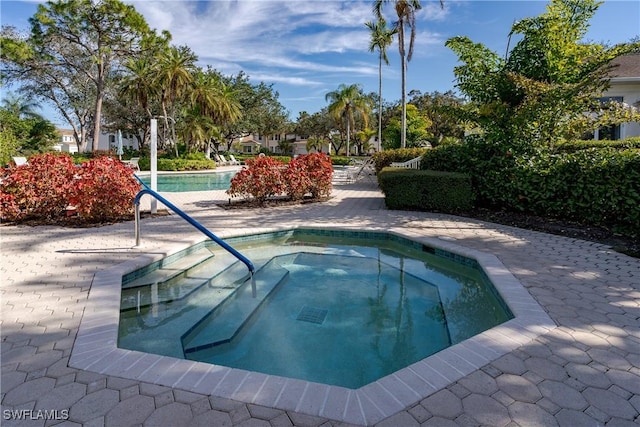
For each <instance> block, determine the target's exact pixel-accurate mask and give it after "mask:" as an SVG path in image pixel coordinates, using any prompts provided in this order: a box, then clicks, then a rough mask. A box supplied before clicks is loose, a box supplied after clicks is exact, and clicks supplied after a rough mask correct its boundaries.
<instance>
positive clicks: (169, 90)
mask: <svg viewBox="0 0 640 427" xmlns="http://www.w3.org/2000/svg"><path fill="white" fill-rule="evenodd" d="M157 59H158V64H157V68H156V69H154V71H153V73H154V79H153V83H154V84H156V85H158V87H159V88H160V90H161V98H160V99H161V104H162V117H163V119H164V128H165V131H166V129H170V130H171V142H172V144H173V145H174V147H175V150H176V156H178V144H177V141H176V111H177V100H178V99H179V98H180V97H181V96H183V95H184V94H185V93H186V92H187V91H188V89H189V88H190V85H191V83H192V81H193V73H194V71H195V70H196V66H195V63H196V60H197V59H198V58H197V56H196V55H195V53H193V51H191V49H190V48H189V47H187V46H180V47H175V46H172V47H171V48H169V49H168V50H165V51H163V52H162V53H161V55H160V56H159V58H157ZM169 120H171V124H169Z"/></svg>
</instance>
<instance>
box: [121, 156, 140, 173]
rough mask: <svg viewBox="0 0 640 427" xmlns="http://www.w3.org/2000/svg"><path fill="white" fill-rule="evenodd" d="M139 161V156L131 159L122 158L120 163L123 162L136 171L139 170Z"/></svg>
mask: <svg viewBox="0 0 640 427" xmlns="http://www.w3.org/2000/svg"><path fill="white" fill-rule="evenodd" d="M139 161H140V157H132V158H131V160H123V161H122V163H124V164H125V165H126V166H127V167H130V168H131V169H133V170H135V171H136V172H140V166H139V165H138V162H139Z"/></svg>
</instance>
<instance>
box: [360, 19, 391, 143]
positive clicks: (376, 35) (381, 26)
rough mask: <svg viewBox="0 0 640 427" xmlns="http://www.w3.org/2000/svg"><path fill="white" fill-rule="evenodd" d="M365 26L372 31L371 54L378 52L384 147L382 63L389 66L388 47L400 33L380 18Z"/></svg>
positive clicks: (379, 113)
mask: <svg viewBox="0 0 640 427" xmlns="http://www.w3.org/2000/svg"><path fill="white" fill-rule="evenodd" d="M364 25H366V26H367V28H369V30H370V31H371V39H370V41H369V52H373V51H375V50H376V49H377V50H378V53H379V55H378V144H380V147H382V61H384V63H385V64H387V65H389V58H388V57H387V46H390V45H391V43H393V35H394V34H396V33H397V32H398V31H397V29H395V28H391V29H390V28H387V21H385V19H384V18H382V17H379V18H378V21H377V22H373V21H369V22H366V23H365V24H364Z"/></svg>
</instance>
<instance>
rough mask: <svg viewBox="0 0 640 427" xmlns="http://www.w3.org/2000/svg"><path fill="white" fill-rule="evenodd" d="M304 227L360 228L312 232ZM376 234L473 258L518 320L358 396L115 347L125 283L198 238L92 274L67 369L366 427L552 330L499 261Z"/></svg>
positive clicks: (445, 244)
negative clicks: (126, 277) (134, 273)
mask: <svg viewBox="0 0 640 427" xmlns="http://www.w3.org/2000/svg"><path fill="white" fill-rule="evenodd" d="M295 228H301V227H281V228H269V229H250V230H245V231H244V232H241V233H239V232H237V231H236V232H234V233H220V237H221V238H229V237H240V236H242V235H249V234H256V233H266V232H275V231H283V230H291V229H295ZM304 228H320V229H333V230H349V231H351V230H359V229H362V227H324V226H318V227H314V225H306V226H305V227H304ZM372 231H374V230H372ZM375 231H378V230H375ZM379 231H386V232H388V233H391V234H395V235H397V236H400V237H404V238H408V239H411V240H414V241H417V242H420V243H423V244H426V245H429V246H431V247H436V248H440V249H443V250H446V251H449V252H453V253H456V254H459V255H463V256H465V257H468V258H474V259H476V260H477V261H478V263H479V264H480V266H481V267H482V269H483V270H484V271H485V273H486V274H487V276H488V277H489V278H490V279H491V281H492V282H493V284H494V286H495V287H496V289H497V291H498V292H499V293H500V295H501V296H502V298H503V299H504V301H505V303H506V304H507V305H508V307H509V309H510V310H511V312H512V313H513V315H514V316H515V317H514V318H513V319H511V320H509V321H507V322H505V323H503V324H501V325H498V326H496V327H494V328H491V329H489V330H487V331H484V332H482V333H480V334H478V335H475V336H473V337H471V338H469V339H467V340H465V341H463V342H460V343H458V344H455V345H453V346H451V347H449V348H446V349H444V350H442V351H440V352H438V353H436V354H434V355H432V356H430V357H427V358H425V359H423V360H421V361H419V362H416V363H414V364H412V365H410V366H408V367H406V368H403V369H401V370H399V371H396V372H394V373H393V374H390V375H387V376H385V377H383V378H381V379H379V380H377V381H375V382H373V383H370V384H367V385H365V386H363V387H361V388H359V389H356V390H352V389H348V388H344V387H338V386H332V385H326V384H320V383H314V382H309V381H303V380H298V379H292V378H284V377H280V376H276V375H267V374H262V373H258V372H250V371H245V370H241V369H235V368H228V367H224V366H218V365H212V364H207V363H202V362H195V361H191V360H184V359H177V358H173V357H168V356H160V355H155V354H149V353H142V352H138V351H132V350H125V349H120V348H118V347H117V342H118V322H119V317H120V316H119V312H120V292H121V285H122V276H123V275H125V274H127V273H130V272H132V271H135V270H137V269H139V268H141V267H144V266H145V265H148V264H150V263H152V262H154V261H158V260H160V259H162V258H165V257H167V256H169V255H171V254H174V253H176V252H179V251H180V250H183V249H185V248H186V247H189V246H191V245H194V244H197V243H200V242H202V241H203V240H204V238H202V239H197V240H194V241H193V242H192V243H191V244H187V245H181V246H180V247H175V246H174V247H167V248H160V250H154V254H155V255H153V256H151V255H146V256H140V257H137V258H135V259H133V260H131V261H127V262H124V263H121V264H119V265H117V266H116V267H113V268H110V269H108V270H104V271H101V272H99V273H97V274H96V275H95V277H94V280H93V283H92V286H91V290H90V292H89V297H88V301H87V305H86V308H85V310H84V315H83V317H82V320H81V323H80V327H79V330H78V335H77V337H76V340H75V343H74V346H73V350H72V353H71V357H70V360H69V366H71V367H73V368H78V369H84V370H88V371H92V372H98V373H101V374H105V375H111V376H115V377H121V378H127V379H132V380H138V381H144V382H148V383H152V384H157V385H162V386H167V387H172V388H177V389H182V390H186V391H191V392H195V393H201V394H206V395H212V396H217V397H223V398H228V399H233V400H237V401H241V402H245V403H252V404H256V405H262V406H267V407H271V408H276V409H282V410H287V411H296V412H300V413H304V414H308V415H313V416H320V417H324V418H329V419H332V420H337V421H344V422H347V423H352V424H360V425H371V424H375V423H377V422H379V421H381V420H383V419H385V418H387V417H390V416H392V415H394V414H396V413H397V412H398V411H401V410H403V409H405V408H407V407H409V406H411V405H413V404H415V403H416V402H419V401H420V400H422V399H424V398H426V397H428V396H429V395H431V394H433V393H435V392H437V391H439V390H442V389H443V388H445V387H447V386H448V385H450V384H451V383H453V382H455V381H457V380H459V379H461V378H463V377H465V376H466V375H468V374H470V373H472V372H474V371H476V370H478V369H479V368H481V367H482V366H484V365H486V364H488V363H490V362H491V361H493V360H496V359H498V358H499V357H501V356H503V355H505V354H507V353H509V352H511V351H513V350H515V349H516V348H518V347H520V346H522V345H524V344H527V343H528V342H530V341H532V340H534V339H535V338H537V337H538V336H539V335H542V334H545V333H547V332H548V331H550V330H552V329H554V328H555V327H556V324H555V323H554V322H553V321H552V320H551V318H550V317H549V316H548V315H547V313H546V312H545V311H544V310H543V309H542V307H540V305H539V304H538V303H537V302H536V301H535V300H534V299H533V297H531V295H530V294H529V292H528V291H527V290H526V289H525V288H524V287H523V286H522V284H521V283H520V281H519V280H518V279H516V278H515V277H514V275H513V274H511V272H510V271H509V270H508V269H507V268H506V267H505V266H504V265H503V264H502V262H500V260H499V259H498V258H497V257H496V256H494V255H491V254H487V253H484V252H480V251H477V250H474V249H470V248H466V247H463V246H460V245H457V244H455V243H452V242H451V241H449V240H447V241H445V240H441V239H434V238H427V237H421V236H420V235H419V233H416V232H408V231H407V230H405V229H401V228H393V229H389V230H379ZM223 234H224V235H223Z"/></svg>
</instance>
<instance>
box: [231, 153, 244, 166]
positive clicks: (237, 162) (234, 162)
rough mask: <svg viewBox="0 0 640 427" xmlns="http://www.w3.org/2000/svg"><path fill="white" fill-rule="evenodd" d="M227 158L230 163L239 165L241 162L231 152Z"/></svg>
mask: <svg viewBox="0 0 640 427" xmlns="http://www.w3.org/2000/svg"><path fill="white" fill-rule="evenodd" d="M229 159H230V163H231V164H232V165H241V164H242V163H240V162H239V161H238V160H236V158H235V156H234V155H233V154H229Z"/></svg>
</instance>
